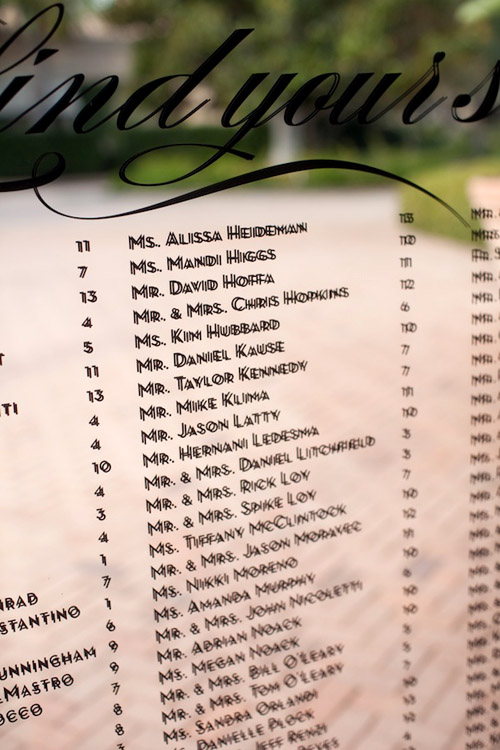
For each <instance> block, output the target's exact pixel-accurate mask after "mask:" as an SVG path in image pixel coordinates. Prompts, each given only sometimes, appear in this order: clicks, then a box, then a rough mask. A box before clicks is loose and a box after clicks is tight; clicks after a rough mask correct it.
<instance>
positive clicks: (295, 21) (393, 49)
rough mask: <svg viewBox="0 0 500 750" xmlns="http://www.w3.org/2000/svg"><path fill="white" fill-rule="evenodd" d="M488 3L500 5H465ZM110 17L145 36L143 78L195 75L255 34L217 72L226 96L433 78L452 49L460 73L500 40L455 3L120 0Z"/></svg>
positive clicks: (486, 22) (477, 0)
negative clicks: (253, 81) (397, 75)
mask: <svg viewBox="0 0 500 750" xmlns="http://www.w3.org/2000/svg"><path fill="white" fill-rule="evenodd" d="M486 3H488V4H490V5H491V4H493V3H496V5H497V6H498V5H499V4H500V0H469V2H467V3H466V5H473V4H486ZM106 15H107V17H108V18H109V19H110V20H111V21H113V22H114V23H117V24H134V25H136V26H139V27H141V28H142V31H143V33H144V38H143V41H142V42H141V43H140V44H139V47H138V61H137V74H138V76H139V77H143V76H144V75H145V74H148V75H151V74H157V75H161V74H165V72H166V71H168V70H174V71H179V70H184V71H186V72H188V71H191V70H192V69H193V66H194V65H196V63H197V62H199V61H200V60H201V59H202V58H203V57H204V56H205V57H206V56H207V55H208V54H210V52H212V51H213V50H214V49H215V48H216V47H217V46H218V45H219V44H221V42H222V41H223V40H224V39H225V38H226V37H227V36H228V35H229V34H230V33H231V31H233V30H234V29H235V28H254V29H255V32H254V33H253V34H252V35H251V36H250V37H249V38H247V39H246V40H245V41H244V42H243V43H242V44H241V45H240V47H239V49H238V50H235V51H234V52H233V53H232V59H233V60H234V61H236V60H237V65H231V64H229V65H228V64H226V65H221V66H219V68H218V69H217V71H216V72H215V74H214V77H213V80H214V82H215V85H216V86H217V89H218V90H219V91H220V92H223V91H228V90H234V85H235V81H234V77H235V75H236V73H237V75H238V80H241V79H242V77H243V74H244V73H247V74H248V73H250V72H254V71H269V72H274V73H279V72H285V71H287V72H296V71H299V72H300V73H301V74H304V75H307V76H311V75H314V74H317V73H320V72H326V71H339V72H342V71H344V72H346V73H347V72H352V71H353V70H356V71H357V70H368V71H372V70H379V71H381V70H384V71H389V70H392V71H396V72H398V71H400V70H401V67H402V66H407V65H408V63H410V62H411V65H412V68H414V70H415V71H420V70H421V69H422V68H423V69H424V70H425V69H426V68H427V67H428V66H429V64H430V61H431V59H432V55H433V53H434V52H436V51H437V50H440V49H442V48H443V45H446V49H445V51H446V52H447V54H448V56H449V57H450V58H452V59H453V64H454V66H455V67H459V66H458V64H457V63H458V60H460V62H461V63H462V64H463V63H464V61H466V62H467V64H469V65H470V64H474V63H475V62H477V61H478V56H480V57H483V53H484V52H485V43H486V46H487V45H488V44H489V41H491V42H492V43H494V42H495V41H496V39H498V36H497V35H496V29H495V28H494V26H495V24H494V23H493V22H492V19H491V17H490V16H488V18H487V19H484V18H482V19H480V21H479V22H477V23H476V22H474V23H469V22H467V24H464V20H467V19H464V18H463V17H461V16H460V14H457V3H456V0H406V1H405V2H404V3H402V2H401V0H376V1H375V2H374V0H335V1H334V2H332V0H315V2H310V0H240V1H239V2H238V3H234V2H232V0H190V2H185V1H184V2H183V0H111V1H110V3H109V5H108V8H107V10H106ZM462 16H463V14H462ZM487 51H488V52H489V50H487ZM493 62H494V60H493V61H491V64H490V66H489V67H491V65H492V64H493Z"/></svg>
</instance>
